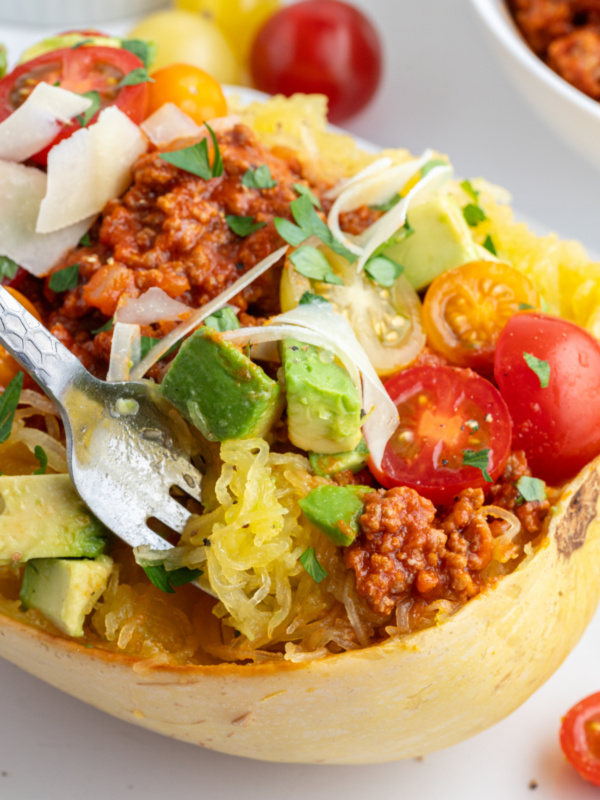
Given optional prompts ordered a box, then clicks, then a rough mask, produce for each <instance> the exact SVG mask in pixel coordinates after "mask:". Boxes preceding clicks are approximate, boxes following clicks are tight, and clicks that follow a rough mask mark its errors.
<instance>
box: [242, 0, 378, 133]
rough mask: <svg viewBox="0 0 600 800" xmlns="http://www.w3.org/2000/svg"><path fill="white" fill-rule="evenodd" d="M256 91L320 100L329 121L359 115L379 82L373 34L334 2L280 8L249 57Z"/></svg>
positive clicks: (353, 12)
mask: <svg viewBox="0 0 600 800" xmlns="http://www.w3.org/2000/svg"><path fill="white" fill-rule="evenodd" d="M250 68H251V70H252V77H253V79H254V83H255V86H256V88H257V89H261V90H262V91H265V92H269V93H270V94H285V95H288V96H289V95H291V94H294V93H295V92H303V93H306V94H312V93H315V92H316V93H317V94H325V95H327V97H328V98H329V118H330V119H331V120H332V121H333V122H340V121H341V120H344V119H346V118H347V117H350V116H352V115H353V114H356V113H357V111H360V110H361V108H363V107H364V106H365V105H366V104H367V103H368V102H369V100H370V99H371V97H372V96H373V95H374V94H375V91H376V89H377V86H378V84H379V79H380V77H381V44H380V41H379V37H378V34H377V32H376V30H375V28H374V27H373V25H372V24H371V23H370V22H369V20H368V19H367V18H366V17H365V16H364V14H361V12H360V11H358V10H357V9H356V8H353V7H352V6H350V5H348V4H347V3H342V2H339V0H304V2H300V3H295V4H294V5H291V6H288V7H287V8H283V9H282V10H281V11H278V12H277V13H276V14H275V15H274V16H272V17H271V18H270V19H269V20H268V21H267V22H266V24H265V25H264V26H263V27H262V28H261V30H260V31H259V33H258V35H257V37H256V39H255V40H254V45H253V47H252V53H251V56H250Z"/></svg>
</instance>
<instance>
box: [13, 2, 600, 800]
mask: <svg viewBox="0 0 600 800" xmlns="http://www.w3.org/2000/svg"><path fill="white" fill-rule="evenodd" d="M81 1H82V2H85V1H86V0H81ZM355 2H356V5H358V6H360V7H362V8H364V9H365V10H368V11H369V13H370V15H371V17H372V18H373V19H374V20H375V22H376V23H377V24H378V26H379V29H380V31H381V32H382V35H383V39H384V43H385V51H386V60H387V64H386V76H385V80H384V83H383V86H382V89H381V91H380V93H379V95H378V97H377V98H376V100H375V101H374V102H373V104H372V105H371V106H370V107H369V109H368V110H366V111H365V112H364V113H363V114H361V115H360V116H359V117H358V118H356V119H354V120H353V121H352V122H351V123H350V124H348V125H347V127H348V128H349V129H350V130H351V131H352V132H354V133H357V134H359V135H361V136H363V137H365V138H367V139H370V140H372V141H374V142H376V143H379V144H381V145H389V146H391V145H397V146H400V145H402V146H407V147H409V148H411V149H412V150H413V151H414V152H419V151H421V150H423V149H424V148H425V147H427V146H432V147H435V148H437V149H439V150H441V151H443V152H447V153H448V154H449V155H450V156H451V159H452V161H453V163H454V165H455V167H456V170H457V172H458V173H459V174H461V175H464V176H468V177H477V176H480V175H484V176H485V177H487V178H488V179H490V180H492V181H494V182H496V183H500V184H503V185H505V186H507V187H508V188H510V190H511V191H512V193H513V197H514V203H515V206H516V207H517V208H518V209H519V210H520V211H521V212H522V213H523V214H524V215H526V216H528V217H531V218H533V219H536V220H539V221H540V222H541V223H543V224H544V225H546V226H548V227H549V228H552V229H556V230H558V231H560V232H561V234H562V235H564V236H567V237H572V238H579V239H581V240H582V241H583V242H584V243H586V244H587V245H588V246H589V247H590V248H591V249H594V250H597V251H600V225H599V224H598V204H597V198H598V192H597V185H598V178H599V177H600V176H599V174H598V172H596V171H595V170H594V168H593V167H591V166H588V164H587V163H586V162H584V161H583V160H582V159H581V158H580V157H579V156H577V155H576V154H574V153H573V152H571V151H570V150H568V149H567V148H566V146H564V145H563V144H562V142H561V141H559V140H558V139H557V138H556V137H555V135H554V134H553V133H552V132H550V131H549V130H547V129H546V128H545V126H544V125H543V124H542V123H541V122H540V121H539V120H538V118H537V117H536V116H535V115H534V113H533V111H531V110H530V109H529V108H528V107H527V106H526V105H525V103H524V101H523V100H522V99H521V97H520V96H518V95H517V94H516V93H515V92H514V90H513V89H512V86H510V85H509V84H508V81H507V80H506V79H505V77H504V74H503V73H502V72H501V70H500V68H499V66H498V65H497V63H496V61H495V60H494V57H493V55H492V53H491V52H490V50H489V48H488V46H487V44H486V42H485V40H484V38H483V36H482V31H481V29H480V27H479V22H478V20H476V19H475V15H474V12H473V11H472V9H471V6H470V4H469V2H468V0H355ZM104 27H105V29H106V30H109V31H114V32H115V33H124V32H126V30H127V24H125V23H123V22H119V23H115V24H109V25H106V26H104ZM41 33H44V31H40V30H34V29H31V28H30V29H15V28H14V27H10V26H7V25H5V24H2V0H0V40H2V41H4V42H5V43H6V44H7V45H8V46H9V49H10V52H11V55H12V57H13V59H14V58H16V56H17V54H18V53H19V52H20V50H21V49H23V48H24V47H25V46H26V45H27V44H29V43H31V42H33V41H35V40H36V39H37V38H39V36H40V34H41ZM599 663H600V617H598V616H597V617H596V619H595V621H594V622H593V623H592V625H591V626H590V628H589V629H588V631H587V633H586V634H585V636H584V638H583V640H582V641H581V643H580V644H579V645H578V647H577V648H576V649H575V650H574V652H573V653H572V654H571V656H570V657H569V658H568V659H567V661H566V662H565V664H564V665H563V666H562V667H561V669H560V670H559V671H558V672H557V673H556V674H555V676H554V677H553V678H552V679H551V680H550V681H548V683H547V684H546V685H545V686H544V687H543V688H542V689H540V690H539V691H538V692H537V693H536V694H535V695H534V696H533V697H532V698H531V699H530V700H529V701H528V702H527V703H525V705H523V706H522V707H521V708H520V709H519V710H518V711H516V712H515V713H514V714H512V716H510V717H509V718H508V719H506V720H505V721H504V722H502V723H500V724H499V725H497V726H496V727H494V728H493V729H491V730H489V731H486V732H485V733H483V734H480V735H479V736H477V737H475V738H474V739H471V740H470V741H468V742H464V743H463V744H461V745H458V746H456V747H453V748H450V749H448V750H446V751H443V752H441V753H437V754H435V755H432V756H428V757H426V758H425V759H424V760H423V761H407V762H398V763H392V764H386V765H378V766H357V767H315V766H296V765H275V764H265V763H261V762H253V761H249V760H245V759H237V758H233V757H230V756H224V755H221V754H218V753H212V752H209V751H206V750H202V749H200V748H196V747H193V746H191V745H187V744H182V743H180V742H175V741H172V740H169V739H166V738H163V737H160V736H158V735H155V734H152V733H148V732H146V731H144V730H142V729H139V728H136V727H134V726H132V725H129V724H126V723H123V722H119V721H117V720H115V719H112V718H111V717H109V716H107V715H105V714H103V713H101V712H99V711H96V710H95V709H92V708H90V707H88V706H86V705H84V704H83V703H81V702H79V701H77V700H74V699H73V698H71V697H69V696H67V695H64V694H62V693H61V692H59V691H57V690H55V689H52V688H50V687H48V686H46V685H45V684H44V683H42V682H41V681H38V680H36V679H34V678H32V677H30V676H28V675H27V674H25V673H24V672H22V671H20V670H19V669H17V668H16V667H13V666H12V665H10V664H8V663H6V662H2V661H0V686H1V694H0V697H1V700H0V702H1V705H0V709H1V710H0V800H40V798H43V800H54V799H55V798H56V799H57V800H58V799H59V798H60V800H105V799H106V798H113V799H114V800H121V798H132V800H133V799H134V798H144V800H163V799H164V798H175V797H177V798H191V797H201V798H215V800H233V799H234V798H236V799H237V798H238V797H244V798H245V800H255V798H256V799H257V800H258V798H260V800H276V799H277V800H280V798H281V799H283V798H285V800H300V799H301V798H302V800H304V799H305V798H306V797H307V796H308V797H310V798H311V800H321V799H322V800H325V799H326V798H327V800H329V798H331V797H340V798H344V800H362V799H363V798H370V797H372V796H374V795H375V793H377V795H379V796H380V797H384V798H391V799H392V800H396V799H398V800H400V798H410V800H438V798H440V799H441V798H444V800H448V799H449V800H454V798H457V799H458V798H460V800H480V799H481V798H482V797H483V798H486V800H526V799H527V800H532V798H536V799H539V800H559V799H560V800H585V799H586V798H589V800H592V798H598V797H599V796H600V794H599V792H600V790H597V789H594V788H593V787H591V786H588V785H587V784H585V783H584V782H583V781H581V780H580V779H579V778H578V777H577V776H576V775H575V773H574V772H573V771H572V770H571V769H570V768H569V767H568V766H567V765H566V763H565V762H564V760H563V758H562V755H561V753H560V750H559V747H558V742H557V729H558V725H559V720H560V717H561V715H562V714H564V713H565V711H566V710H567V709H568V708H569V707H570V706H571V705H572V704H573V703H574V702H576V701H577V700H579V699H580V698H581V697H583V696H585V695H586V694H589V693H591V692H594V691H598V690H600V670H599V669H598V664H599ZM381 734H382V732H380V731H373V736H378V735H381ZM324 747H326V743H324ZM532 781H534V782H536V784H537V785H534V784H533V783H531V782H532ZM530 783H531V785H530Z"/></svg>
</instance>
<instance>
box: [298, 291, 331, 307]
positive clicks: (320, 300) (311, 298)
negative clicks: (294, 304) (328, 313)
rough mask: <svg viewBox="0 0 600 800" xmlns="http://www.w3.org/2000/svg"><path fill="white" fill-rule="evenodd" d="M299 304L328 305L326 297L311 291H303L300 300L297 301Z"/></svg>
mask: <svg viewBox="0 0 600 800" xmlns="http://www.w3.org/2000/svg"><path fill="white" fill-rule="evenodd" d="M298 305H299V306H322V305H329V300H327V298H325V297H322V296H321V295H320V294H313V293H312V292H304V294H303V295H302V297H301V298H300V300H299V301H298Z"/></svg>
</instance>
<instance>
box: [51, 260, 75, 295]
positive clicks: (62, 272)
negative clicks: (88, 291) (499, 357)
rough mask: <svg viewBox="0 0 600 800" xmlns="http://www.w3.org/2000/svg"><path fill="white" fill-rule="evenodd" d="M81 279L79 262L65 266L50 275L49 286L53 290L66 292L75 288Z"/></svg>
mask: <svg viewBox="0 0 600 800" xmlns="http://www.w3.org/2000/svg"><path fill="white" fill-rule="evenodd" d="M78 280H79V264H71V266H70V267H63V269H59V270H58V272H53V273H52V275H50V280H49V281H48V286H49V287H50V288H51V289H52V291H53V292H66V291H68V290H69V289H74V288H75V287H76V286H77V281H78Z"/></svg>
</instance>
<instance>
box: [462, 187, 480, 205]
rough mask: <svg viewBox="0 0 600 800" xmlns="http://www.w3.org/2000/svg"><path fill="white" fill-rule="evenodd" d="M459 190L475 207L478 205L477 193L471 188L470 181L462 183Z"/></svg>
mask: <svg viewBox="0 0 600 800" xmlns="http://www.w3.org/2000/svg"><path fill="white" fill-rule="evenodd" d="M460 188H461V189H462V190H463V192H464V193H465V194H467V195H468V196H469V197H470V198H471V200H472V201H473V202H474V203H475V204H476V205H477V204H479V192H478V191H477V189H474V188H473V184H472V183H471V181H462V183H461V184H460Z"/></svg>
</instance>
